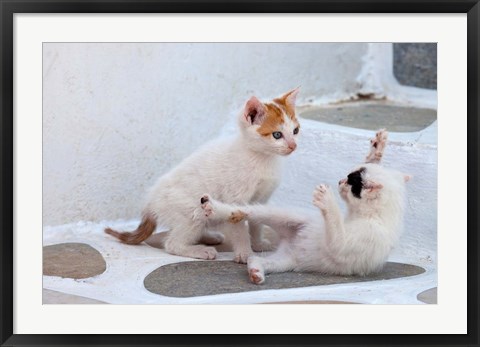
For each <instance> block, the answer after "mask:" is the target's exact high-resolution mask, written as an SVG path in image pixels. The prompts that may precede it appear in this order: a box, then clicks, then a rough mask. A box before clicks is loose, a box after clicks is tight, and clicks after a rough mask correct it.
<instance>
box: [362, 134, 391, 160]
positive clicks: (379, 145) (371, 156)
mask: <svg viewBox="0 0 480 347" xmlns="http://www.w3.org/2000/svg"><path fill="white" fill-rule="evenodd" d="M387 138H388V132H387V131H386V130H385V129H380V130H379V131H377V133H376V134H375V138H373V139H371V140H370V153H368V155H367V157H366V158H365V163H376V164H379V163H380V161H381V160H382V157H383V152H384V151H385V146H386V144H387Z"/></svg>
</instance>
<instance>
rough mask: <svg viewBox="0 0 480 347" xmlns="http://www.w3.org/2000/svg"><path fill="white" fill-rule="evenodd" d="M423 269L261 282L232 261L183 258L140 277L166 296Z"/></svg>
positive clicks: (394, 266) (388, 268) (392, 267)
mask: <svg viewBox="0 0 480 347" xmlns="http://www.w3.org/2000/svg"><path fill="white" fill-rule="evenodd" d="M423 272H425V270H424V269H423V268H421V267H419V266H415V265H408V264H401V263H393V262H389V263H387V264H386V265H385V267H384V268H383V270H382V271H380V272H378V273H376V274H372V275H369V276H365V277H360V276H331V275H322V274H319V273H313V272H312V273H306V272H283V273H274V274H268V275H267V276H266V281H265V283H264V284H262V285H256V284H253V283H250V281H249V279H248V275H247V267H246V265H244V264H237V263H234V262H233V261H187V262H182V263H174V264H168V265H164V266H162V267H159V268H158V269H156V270H154V271H153V272H151V273H150V274H149V275H148V276H147V277H146V278H145V280H144V285H145V288H146V289H147V290H149V291H150V292H152V293H155V294H160V295H164V296H170V297H178V298H186V297H193V296H203V295H216V294H226V293H241V292H248V291H255V290H266V289H285V288H299V287H310V286H319V285H327V284H340V283H353V282H366V281H379V280H387V279H393V278H400V277H408V276H414V275H418V274H421V273H423Z"/></svg>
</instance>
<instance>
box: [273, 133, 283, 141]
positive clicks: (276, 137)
mask: <svg viewBox="0 0 480 347" xmlns="http://www.w3.org/2000/svg"><path fill="white" fill-rule="evenodd" d="M272 136H273V137H274V138H275V139H276V140H278V139H280V138H282V136H283V135H282V133H281V132H280V131H274V132H273V133H272Z"/></svg>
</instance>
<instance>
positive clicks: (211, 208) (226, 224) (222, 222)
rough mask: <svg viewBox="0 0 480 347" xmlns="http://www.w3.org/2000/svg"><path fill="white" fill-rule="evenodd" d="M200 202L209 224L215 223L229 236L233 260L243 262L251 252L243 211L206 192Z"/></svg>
mask: <svg viewBox="0 0 480 347" xmlns="http://www.w3.org/2000/svg"><path fill="white" fill-rule="evenodd" d="M200 204H201V208H202V209H203V211H204V214H205V217H207V218H208V222H209V224H213V225H216V226H217V227H219V228H221V229H222V230H224V231H225V232H226V233H229V235H230V236H231V239H232V246H233V254H234V259H233V260H234V261H235V262H236V263H242V264H245V263H246V262H247V259H248V257H249V256H250V255H251V254H252V247H251V243H250V234H249V232H248V228H247V225H246V223H245V221H244V217H245V213H244V212H242V211H240V210H239V209H238V208H236V207H235V206H234V205H227V204H224V203H221V202H219V201H216V200H213V199H212V198H211V197H210V196H209V195H208V194H205V195H203V196H202V198H201V199H200Z"/></svg>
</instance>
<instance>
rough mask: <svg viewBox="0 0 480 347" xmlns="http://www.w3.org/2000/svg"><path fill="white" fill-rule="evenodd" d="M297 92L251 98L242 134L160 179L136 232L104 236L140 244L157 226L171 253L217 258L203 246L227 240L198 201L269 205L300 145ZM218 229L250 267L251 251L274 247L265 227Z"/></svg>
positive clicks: (242, 116)
mask: <svg viewBox="0 0 480 347" xmlns="http://www.w3.org/2000/svg"><path fill="white" fill-rule="evenodd" d="M297 94H298V88H297V89H294V90H292V91H290V92H288V93H286V94H284V95H282V96H281V97H278V98H275V99H273V100H272V101H271V102H267V103H263V102H261V101H260V100H258V99H257V98H256V97H252V98H250V100H248V102H247V103H246V105H245V107H244V109H243V111H242V112H241V114H240V115H239V118H238V124H239V128H240V134H239V135H238V136H236V137H234V138H232V139H229V140H220V141H216V142H213V143H209V144H207V145H205V146H204V147H203V148H201V149H199V150H197V151H196V152H195V153H193V154H192V155H191V156H190V157H188V158H186V159H185V160H184V161H183V162H182V163H180V164H179V165H178V166H177V167H175V168H174V169H173V170H172V171H170V172H169V173H167V174H165V175H163V176H162V177H160V178H159V180H158V181H157V183H156V184H155V186H154V187H153V188H152V190H151V191H150V194H149V197H148V202H147V204H146V206H145V208H144V210H143V217H142V221H141V223H140V225H139V226H138V228H137V229H136V230H135V231H133V232H118V231H115V230H112V229H110V228H107V229H105V232H106V233H107V234H110V235H112V236H114V237H116V238H118V239H119V240H120V241H121V242H123V243H127V244H139V243H141V242H142V241H144V240H146V239H147V238H148V237H149V236H150V235H152V233H153V232H154V231H155V229H156V227H157V223H158V224H161V225H164V226H166V227H168V228H169V230H170V233H169V235H168V237H167V240H166V242H165V249H166V251H167V252H168V253H171V254H176V255H181V256H186V257H192V258H200V259H215V257H216V255H217V251H216V250H215V248H214V247H207V246H205V245H204V244H207V245H215V244H220V243H222V242H223V240H224V236H223V234H222V233H220V232H214V231H211V230H209V229H210V228H209V225H207V224H206V223H205V220H204V217H203V211H201V212H202V213H200V214H196V213H195V212H198V211H196V210H197V207H198V203H197V198H195V197H196V196H200V195H201V194H202V193H203V192H205V191H208V192H210V193H211V194H212V195H213V196H214V197H215V198H217V199H220V200H222V201H225V202H227V203H235V204H247V203H265V202H266V201H267V200H268V199H269V198H270V196H271V194H272V193H273V191H274V189H275V188H276V187H277V185H278V182H279V176H280V166H279V156H286V155H289V154H290V153H292V152H293V151H294V150H295V148H296V147H297V144H296V137H297V134H298V132H299V127H300V125H299V123H298V120H297V117H296V114H295V100H296V97H297ZM219 227H221V230H222V231H225V229H230V231H231V232H230V233H231V235H232V243H233V248H234V256H235V259H234V260H235V261H236V262H239V263H246V261H247V259H248V257H249V255H250V254H251V253H252V248H253V250H255V251H260V250H265V249H270V244H269V241H268V240H266V239H264V238H263V237H262V235H261V224H260V223H255V222H252V223H249V225H248V228H247V226H246V225H244V224H235V225H232V224H230V225H228V224H224V225H223V226H219ZM249 231H250V234H251V236H252V240H250V234H249ZM199 243H203V244H199Z"/></svg>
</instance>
